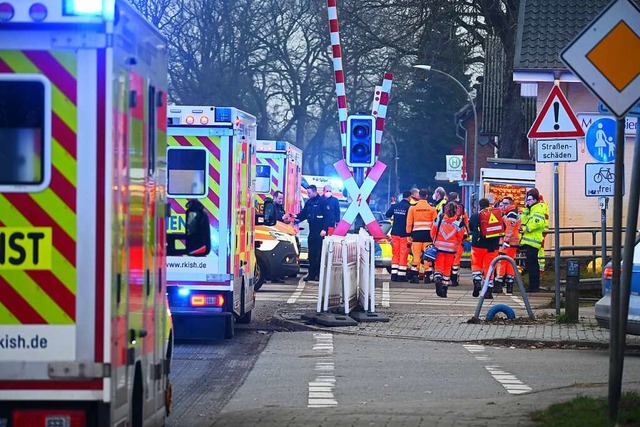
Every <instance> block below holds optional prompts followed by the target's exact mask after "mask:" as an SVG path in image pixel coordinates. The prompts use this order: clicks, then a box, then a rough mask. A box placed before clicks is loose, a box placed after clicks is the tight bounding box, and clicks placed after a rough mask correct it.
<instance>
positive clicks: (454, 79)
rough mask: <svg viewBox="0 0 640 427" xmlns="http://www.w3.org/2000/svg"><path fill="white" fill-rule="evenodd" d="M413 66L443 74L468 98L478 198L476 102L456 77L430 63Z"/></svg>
mask: <svg viewBox="0 0 640 427" xmlns="http://www.w3.org/2000/svg"><path fill="white" fill-rule="evenodd" d="M414 67H415V68H420V69H422V70H427V71H433V72H436V73H440V74H442V75H443V76H447V77H449V78H450V79H451V80H453V81H454V82H456V83H457V84H458V86H460V87H461V88H462V90H463V91H464V92H465V93H466V94H467V97H468V98H469V103H470V104H471V109H472V110H473V192H474V193H475V194H476V196H475V198H476V200H477V198H478V181H477V178H478V174H477V170H478V113H477V111H476V104H475V103H474V102H473V98H472V97H471V93H470V92H469V91H468V90H467V88H466V87H464V85H463V84H462V83H460V81H459V80H458V79H456V78H455V77H453V76H452V75H451V74H449V73H445V72H444V71H440V70H438V69H436V68H433V67H432V66H430V65H414Z"/></svg>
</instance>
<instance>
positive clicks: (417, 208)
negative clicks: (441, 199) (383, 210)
mask: <svg viewBox="0 0 640 427" xmlns="http://www.w3.org/2000/svg"><path fill="white" fill-rule="evenodd" d="M437 216H438V211H437V210H436V208H434V207H433V206H431V205H430V204H429V202H427V201H426V200H418V203H416V204H415V205H413V206H411V207H410V208H409V212H408V214H407V233H414V232H417V231H429V230H431V226H432V224H433V221H435V219H436V217H437Z"/></svg>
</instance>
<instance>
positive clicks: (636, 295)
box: [596, 240, 640, 335]
mask: <svg viewBox="0 0 640 427" xmlns="http://www.w3.org/2000/svg"><path fill="white" fill-rule="evenodd" d="M639 248H640V240H636V246H635V248H634V251H633V267H632V269H631V296H630V298H629V315H628V316H627V333H628V334H631V335H640V249H639ZM612 277H613V269H612V268H611V263H608V264H607V265H606V266H605V267H604V268H603V269H602V295H603V296H602V298H601V299H600V300H599V301H598V302H597V303H596V320H597V321H598V325H600V326H601V327H603V328H607V329H609V319H610V318H611V278H612Z"/></svg>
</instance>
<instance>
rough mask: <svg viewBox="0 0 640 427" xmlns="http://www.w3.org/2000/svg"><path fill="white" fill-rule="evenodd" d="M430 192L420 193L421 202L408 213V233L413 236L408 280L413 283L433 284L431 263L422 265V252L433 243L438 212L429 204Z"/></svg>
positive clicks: (423, 190)
mask: <svg viewBox="0 0 640 427" xmlns="http://www.w3.org/2000/svg"><path fill="white" fill-rule="evenodd" d="M428 196H429V192H428V191H427V190H425V189H422V190H420V191H419V197H420V200H418V203H416V204H415V205H414V206H411V207H410V208H409V211H408V213H407V233H410V235H411V253H412V256H413V260H412V261H411V271H409V274H408V278H409V282H411V283H419V282H420V280H422V279H424V283H431V263H430V262H428V261H425V262H424V263H422V265H420V264H421V263H420V256H421V255H422V251H424V249H425V248H426V247H427V246H429V244H430V243H431V241H432V240H431V227H432V225H433V222H434V221H435V219H436V217H437V216H438V211H436V208H434V207H433V206H431V205H430V204H429V202H427V197H428Z"/></svg>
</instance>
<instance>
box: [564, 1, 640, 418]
mask: <svg viewBox="0 0 640 427" xmlns="http://www.w3.org/2000/svg"><path fill="white" fill-rule="evenodd" d="M639 51H640V8H638V6H637V5H636V4H634V3H633V2H631V1H629V0H614V1H612V2H611V3H609V5H607V7H606V8H605V9H604V10H603V11H602V12H600V14H599V15H598V16H597V17H596V18H595V19H594V20H593V21H591V23H589V25H587V26H586V27H585V28H584V29H583V30H582V32H581V33H580V34H578V35H577V36H576V37H575V38H574V39H573V40H572V41H571V43H569V45H568V46H567V47H566V48H565V49H564V50H563V51H562V52H561V54H560V57H561V58H562V60H563V61H564V63H565V64H566V65H567V66H568V67H569V68H570V69H571V70H572V71H573V73H574V74H575V75H576V76H578V77H579V78H580V80H582V82H583V83H584V84H585V86H586V87H587V88H588V89H589V90H591V92H593V94H594V95H595V96H596V97H597V98H599V99H600V101H602V103H603V104H605V105H606V106H607V108H608V109H609V110H610V111H611V112H612V113H613V114H614V115H615V116H616V117H617V121H616V143H615V152H616V156H615V169H614V175H615V179H614V183H613V192H614V194H616V195H618V194H621V193H622V191H623V182H624V144H625V135H624V122H625V119H624V117H625V115H627V113H628V112H629V111H630V110H632V109H633V108H634V106H636V105H637V104H638V101H639V100H640V61H638V57H637V52H639ZM639 145H640V138H639V136H638V133H637V130H636V143H635V147H634V161H633V163H632V171H631V186H630V187H631V188H630V189H629V193H630V194H629V201H628V212H627V225H626V227H627V230H635V229H636V227H637V220H638V203H639V200H640V184H639V183H638V181H639V180H640V173H639V172H638V170H637V169H638V168H637V163H638V161H640V146H639ZM613 202H614V203H613V242H612V269H613V278H612V284H611V311H610V313H611V316H610V327H611V340H610V341H611V352H610V363H609V418H610V419H611V421H615V420H616V418H617V414H618V404H619V402H620V396H621V388H622V365H623V360H624V347H625V346H624V343H625V340H626V326H627V315H628V311H629V296H630V292H631V287H630V286H631V285H630V283H631V267H632V264H633V251H631V250H627V251H625V253H624V259H622V197H614V199H613ZM635 237H636V236H635V233H630V232H629V233H626V236H625V247H627V248H632V247H633V246H634V244H635ZM621 266H622V275H621V274H620V270H621Z"/></svg>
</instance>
